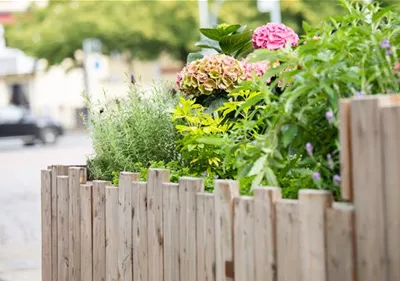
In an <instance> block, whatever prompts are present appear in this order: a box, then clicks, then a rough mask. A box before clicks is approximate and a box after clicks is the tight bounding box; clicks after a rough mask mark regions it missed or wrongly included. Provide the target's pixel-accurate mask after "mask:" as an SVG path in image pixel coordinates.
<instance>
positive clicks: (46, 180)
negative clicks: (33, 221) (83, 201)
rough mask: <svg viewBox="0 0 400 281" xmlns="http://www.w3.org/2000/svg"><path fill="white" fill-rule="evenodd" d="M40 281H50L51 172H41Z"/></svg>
mask: <svg viewBox="0 0 400 281" xmlns="http://www.w3.org/2000/svg"><path fill="white" fill-rule="evenodd" d="M41 201H42V281H51V280H52V279H51V277H52V275H51V261H52V252H51V170H42V171H41Z"/></svg>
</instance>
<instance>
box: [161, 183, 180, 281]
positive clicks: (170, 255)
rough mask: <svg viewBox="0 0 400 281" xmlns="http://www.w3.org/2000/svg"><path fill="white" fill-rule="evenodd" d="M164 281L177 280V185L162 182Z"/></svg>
mask: <svg viewBox="0 0 400 281" xmlns="http://www.w3.org/2000/svg"><path fill="white" fill-rule="evenodd" d="M163 220H164V222H163V226H164V257H165V258H164V281H179V241H180V239H179V185H178V184H176V183H164V184H163Z"/></svg>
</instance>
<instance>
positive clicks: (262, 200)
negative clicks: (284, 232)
mask: <svg viewBox="0 0 400 281" xmlns="http://www.w3.org/2000/svg"><path fill="white" fill-rule="evenodd" d="M279 199H281V190H280V188H274V187H269V188H264V187H258V188H255V189H254V218H255V225H254V240H255V241H256V242H257V246H256V247H255V256H256V259H255V268H256V272H255V281H273V280H275V279H276V277H275V276H276V250H277V249H276V222H275V205H274V202H275V201H276V200H279Z"/></svg>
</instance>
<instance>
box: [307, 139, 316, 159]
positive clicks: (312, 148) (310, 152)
mask: <svg viewBox="0 0 400 281" xmlns="http://www.w3.org/2000/svg"><path fill="white" fill-rule="evenodd" d="M306 150H307V153H308V155H310V157H312V155H313V151H314V147H313V145H312V144H311V143H310V142H308V143H307V144H306Z"/></svg>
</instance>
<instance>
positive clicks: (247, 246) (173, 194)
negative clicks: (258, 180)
mask: <svg viewBox="0 0 400 281" xmlns="http://www.w3.org/2000/svg"><path fill="white" fill-rule="evenodd" d="M396 100H397V96H384V97H378V98H376V97H373V98H363V99H358V100H352V101H351V102H350V101H342V102H341V114H340V116H341V121H342V122H341V125H340V126H341V142H342V153H341V157H342V175H343V177H344V178H343V186H342V193H343V195H344V198H346V199H348V200H350V201H352V203H333V202H332V196H331V194H330V193H329V192H327V191H322V190H302V191H301V192H300V194H299V200H285V199H281V194H280V189H278V188H264V187H260V188H257V189H256V190H255V191H254V196H253V197H241V196H239V187H238V183H237V182H236V181H225V180H217V181H216V183H215V190H214V193H212V194H211V193H204V187H203V181H202V179H197V178H181V179H180V180H179V183H169V182H168V181H169V171H168V170H159V169H158V170H157V169H155V170H150V171H149V177H148V181H147V182H138V179H139V175H138V174H137V173H129V172H124V173H121V175H120V181H119V183H120V185H119V187H118V188H117V187H113V186H111V184H110V183H109V182H105V181H93V182H88V181H86V170H85V168H84V167H68V166H52V167H49V169H46V170H43V171H42V233H43V253H42V254H43V259H42V263H43V281H50V280H53V281H54V280H59V281H61V280H63V281H67V280H71V281H72V280H74V281H75V280H82V281H86V280H93V281H95V280H96V281H97V280H110V281H111V280H128V281H133V280H134V281H136V280H137V281H139V280H141V281H179V280H181V281H196V280H197V281H205V280H216V281H225V280H235V281H253V280H255V281H262V280H263V281H266V280H267V281H272V280H274V281H286V280H287V281H294V280H296V281H322V280H332V281H333V280H335V281H336V280H340V281H346V280H348V281H353V280H363V281H368V280H371V281H377V280H398V278H399V276H400V268H399V266H398V265H399V264H400V254H399V250H398V249H399V242H398V241H399V240H398V238H399V237H400V226H399V224H398V221H399V219H400V207H398V206H400V205H399V204H398V203H399V200H400V190H399V188H398V187H399V185H400V173H399V171H400V161H399V159H400V147H399V146H398V143H399V142H400V128H399V127H398V124H399V122H400V106H398V105H395V104H394V103H395V102H397V101H396ZM386 276H388V278H386Z"/></svg>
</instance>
